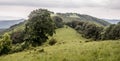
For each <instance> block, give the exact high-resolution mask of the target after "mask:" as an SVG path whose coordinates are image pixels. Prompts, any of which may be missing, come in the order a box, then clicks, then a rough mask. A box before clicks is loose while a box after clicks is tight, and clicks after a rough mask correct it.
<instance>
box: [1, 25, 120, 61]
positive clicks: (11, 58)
mask: <svg viewBox="0 0 120 61" xmlns="http://www.w3.org/2000/svg"><path fill="white" fill-rule="evenodd" d="M54 38H55V39H57V44H55V45H53V46H49V45H48V44H47V43H48V42H46V43H45V44H44V45H43V46H41V47H36V48H34V49H32V50H26V51H23V52H19V53H14V54H9V55H5V56H1V57H0V61H119V60H120V41H118V40H116V41H100V42H84V41H86V39H84V38H82V37H81V35H79V34H78V33H76V31H75V30H73V29H71V28H69V27H68V28H61V29H57V30H56V34H55V35H54ZM41 48H43V49H44V52H40V50H41Z"/></svg>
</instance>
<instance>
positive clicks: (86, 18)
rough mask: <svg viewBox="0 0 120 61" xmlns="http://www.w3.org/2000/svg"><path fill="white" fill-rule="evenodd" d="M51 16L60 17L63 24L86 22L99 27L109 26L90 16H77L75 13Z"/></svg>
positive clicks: (105, 22)
mask: <svg viewBox="0 0 120 61" xmlns="http://www.w3.org/2000/svg"><path fill="white" fill-rule="evenodd" d="M53 16H60V17H61V18H62V19H63V21H64V22H70V21H74V20H75V21H85V22H86V21H87V22H91V23H94V24H97V25H100V26H108V25H110V23H109V22H107V21H105V20H102V19H99V18H96V17H93V16H90V15H84V14H77V13H57V14H54V15H53Z"/></svg>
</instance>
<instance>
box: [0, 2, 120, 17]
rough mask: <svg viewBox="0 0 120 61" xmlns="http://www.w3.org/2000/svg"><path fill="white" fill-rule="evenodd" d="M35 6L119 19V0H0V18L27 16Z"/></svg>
mask: <svg viewBox="0 0 120 61" xmlns="http://www.w3.org/2000/svg"><path fill="white" fill-rule="evenodd" d="M37 8H46V9H48V10H51V11H54V12H73V13H75V12H76V13H80V14H88V15H91V16H95V17H98V18H110V19H120V0H0V19H17V18H27V16H28V15H29V13H30V12H31V11H32V10H34V9H37ZM6 17H7V18H6Z"/></svg>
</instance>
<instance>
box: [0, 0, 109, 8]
mask: <svg viewBox="0 0 120 61" xmlns="http://www.w3.org/2000/svg"><path fill="white" fill-rule="evenodd" d="M107 1H108V0H2V1H1V0H0V5H19V6H36V7H58V8H80V7H103V6H104V5H106V4H107Z"/></svg>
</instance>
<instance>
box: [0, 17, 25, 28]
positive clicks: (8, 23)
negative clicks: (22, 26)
mask: <svg viewBox="0 0 120 61" xmlns="http://www.w3.org/2000/svg"><path fill="white" fill-rule="evenodd" d="M23 21H24V19H18V20H0V29H6V28H9V27H10V26H12V25H15V24H18V23H20V22H23Z"/></svg>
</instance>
